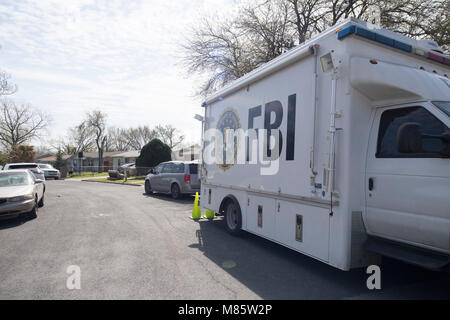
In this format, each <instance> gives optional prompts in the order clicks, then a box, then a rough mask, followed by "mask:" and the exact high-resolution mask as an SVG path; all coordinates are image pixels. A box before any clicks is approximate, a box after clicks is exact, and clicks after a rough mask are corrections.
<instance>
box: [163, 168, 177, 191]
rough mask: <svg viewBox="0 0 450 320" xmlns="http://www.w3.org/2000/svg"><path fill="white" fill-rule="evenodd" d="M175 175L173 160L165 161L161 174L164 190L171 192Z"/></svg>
mask: <svg viewBox="0 0 450 320" xmlns="http://www.w3.org/2000/svg"><path fill="white" fill-rule="evenodd" d="M173 175H174V164H173V163H172V162H168V163H165V164H164V167H163V169H162V175H161V191H162V192H170V182H171V181H172V179H173Z"/></svg>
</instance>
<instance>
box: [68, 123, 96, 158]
mask: <svg viewBox="0 0 450 320" xmlns="http://www.w3.org/2000/svg"><path fill="white" fill-rule="evenodd" d="M68 137H69V143H68V144H69V145H73V146H74V147H75V152H85V151H91V150H92V149H93V148H94V131H93V129H92V128H91V127H90V126H89V125H88V122H87V121H83V122H82V123H80V124H79V125H77V126H75V127H73V128H70V129H69V132H68Z"/></svg>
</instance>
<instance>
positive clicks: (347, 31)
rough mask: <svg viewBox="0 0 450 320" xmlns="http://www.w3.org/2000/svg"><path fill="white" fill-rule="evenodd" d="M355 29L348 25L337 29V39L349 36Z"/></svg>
mask: <svg viewBox="0 0 450 320" xmlns="http://www.w3.org/2000/svg"><path fill="white" fill-rule="evenodd" d="M355 30H356V27H355V26H348V27H346V28H344V29H342V30H339V31H338V36H337V38H338V40H342V39H344V38H345V37H346V36H349V35H351V34H354V33H355Z"/></svg>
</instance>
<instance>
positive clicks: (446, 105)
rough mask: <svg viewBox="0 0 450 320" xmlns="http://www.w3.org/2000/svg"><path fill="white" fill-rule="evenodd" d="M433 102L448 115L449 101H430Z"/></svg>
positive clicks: (449, 113)
mask: <svg viewBox="0 0 450 320" xmlns="http://www.w3.org/2000/svg"><path fill="white" fill-rule="evenodd" d="M432 102H433V104H434V105H435V106H436V107H438V108H439V109H441V110H442V111H444V112H445V113H446V114H447V115H448V116H449V117H450V102H448V101H432Z"/></svg>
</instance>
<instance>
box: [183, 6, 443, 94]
mask: <svg viewBox="0 0 450 320" xmlns="http://www.w3.org/2000/svg"><path fill="white" fill-rule="evenodd" d="M374 15H377V18H378V21H379V23H380V24H381V26H382V27H385V28H388V29H390V30H393V31H396V32H399V33H401V34H404V35H407V36H410V37H414V38H418V39H422V38H431V39H433V40H435V41H436V42H437V43H438V44H439V45H440V46H441V47H442V48H443V49H444V50H445V51H447V52H448V50H450V19H449V15H450V1H448V0H330V1H327V0H256V1H254V2H251V3H250V2H248V3H247V4H246V5H245V6H241V7H239V8H238V10H237V13H236V14H235V15H234V16H231V17H230V16H228V17H227V18H226V19H215V20H214V19H209V18H204V19H203V20H202V21H201V22H200V24H199V26H197V27H195V28H194V29H193V30H192V31H191V35H190V36H189V37H188V39H187V40H186V42H185V43H184V45H183V49H184V53H185V56H184V60H183V61H184V64H185V66H186V69H187V71H188V72H189V74H193V73H200V74H202V75H205V74H206V75H207V76H208V80H207V81H206V82H205V83H203V84H201V86H200V90H199V92H198V93H199V94H200V95H207V94H209V93H211V92H213V91H215V90H217V89H219V88H220V87H222V86H224V85H226V84H227V83H229V82H230V81H232V80H235V79H237V78H239V77H241V76H243V75H244V74H246V73H248V72H250V71H252V70H253V69H255V68H257V67H258V66H260V65H261V64H263V63H265V62H268V61H270V60H271V59H273V58H275V57H277V56H279V55H280V54H282V53H283V52H285V51H286V50H289V49H290V48H292V47H293V46H295V45H297V44H299V43H303V42H304V41H305V40H308V39H310V38H311V37H312V36H314V35H315V34H317V33H319V32H321V31H323V30H325V29H326V28H329V27H330V26H332V25H334V24H336V23H338V22H339V21H341V20H343V19H345V18H348V17H356V18H358V19H361V20H365V21H369V22H371V21H372V20H373V19H374Z"/></svg>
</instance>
